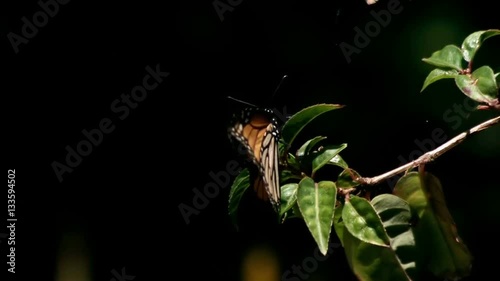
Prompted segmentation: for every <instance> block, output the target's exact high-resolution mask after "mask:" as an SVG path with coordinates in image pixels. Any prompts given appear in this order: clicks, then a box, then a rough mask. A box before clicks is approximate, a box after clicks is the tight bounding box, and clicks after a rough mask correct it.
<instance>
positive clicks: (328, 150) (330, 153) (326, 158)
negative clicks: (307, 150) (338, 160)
mask: <svg viewBox="0 0 500 281" xmlns="http://www.w3.org/2000/svg"><path fill="white" fill-rule="evenodd" d="M346 147H347V144H346V143H343V144H340V145H327V146H325V147H324V148H323V149H321V150H319V151H318V153H317V154H316V155H315V156H314V159H313V160H312V174H314V173H316V172H317V171H318V170H319V169H321V167H323V166H325V165H326V164H328V163H329V162H330V161H331V160H332V159H333V157H335V156H336V155H337V154H339V153H340V152H341V151H342V150H344V149H345V148H346Z"/></svg>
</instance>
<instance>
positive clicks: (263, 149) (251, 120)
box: [228, 107, 280, 210]
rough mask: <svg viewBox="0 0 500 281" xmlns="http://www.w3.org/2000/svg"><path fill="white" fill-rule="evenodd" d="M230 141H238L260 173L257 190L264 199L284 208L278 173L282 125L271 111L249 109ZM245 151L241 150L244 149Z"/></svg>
mask: <svg viewBox="0 0 500 281" xmlns="http://www.w3.org/2000/svg"><path fill="white" fill-rule="evenodd" d="M228 134H229V136H230V139H233V140H236V141H237V142H238V143H239V144H240V145H241V146H242V147H243V150H244V153H245V154H246V155H245V157H246V159H248V160H251V162H252V166H253V168H254V169H252V170H254V171H255V170H256V173H257V175H256V177H255V181H254V185H253V188H254V190H255V192H256V193H257V196H258V197H259V198H260V199H262V200H269V201H270V202H271V204H272V205H273V207H274V208H275V209H276V210H279V205H280V186H279V174H278V173H279V171H278V166H279V162H278V141H279V137H280V133H279V129H278V122H277V119H276V117H275V115H274V112H273V111H272V110H270V109H263V108H257V107H248V108H245V109H244V110H242V111H241V114H240V115H235V116H234V117H233V121H232V122H231V125H230V126H229V128H228ZM240 151H241V150H240Z"/></svg>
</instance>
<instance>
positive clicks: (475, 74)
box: [421, 29, 500, 109]
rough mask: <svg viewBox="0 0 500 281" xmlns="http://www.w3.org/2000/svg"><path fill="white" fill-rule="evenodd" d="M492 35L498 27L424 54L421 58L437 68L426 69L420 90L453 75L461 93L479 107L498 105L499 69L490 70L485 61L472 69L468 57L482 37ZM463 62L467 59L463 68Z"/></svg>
mask: <svg viewBox="0 0 500 281" xmlns="http://www.w3.org/2000/svg"><path fill="white" fill-rule="evenodd" d="M496 35H500V29H489V30H482V31H477V32H474V33H472V34H470V35H469V36H467V38H465V40H464V41H463V43H462V47H461V48H460V47H458V46H456V45H447V46H445V47H444V48H443V49H441V50H439V51H436V52H434V53H433V54H432V55H431V57H429V58H424V59H423V61H424V62H426V63H428V64H431V65H433V66H436V67H437V68H436V69H434V70H433V71H431V72H430V73H429V75H428V76H427V78H426V79H425V81H424V85H423V87H422V90H421V92H422V91H423V90H424V89H425V88H427V86H429V85H430V84H432V83H434V82H436V81H438V80H441V79H447V78H453V79H455V83H456V84H457V87H458V88H459V89H460V91H462V93H464V94H465V95H466V96H468V97H469V98H471V99H472V100H474V101H476V102H478V103H479V104H480V105H479V109H488V108H493V109H500V103H499V101H498V89H499V88H500V72H499V73H494V71H493V69H492V68H491V67H490V66H487V65H484V66H481V67H479V68H477V69H475V70H474V71H473V70H472V61H473V58H474V56H475V55H476V53H477V51H478V49H479V47H481V45H483V43H484V41H485V40H486V39H488V38H491V37H493V36H496ZM464 62H466V63H467V66H466V67H465V68H464V67H463V64H464Z"/></svg>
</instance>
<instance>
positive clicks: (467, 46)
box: [462, 29, 500, 62]
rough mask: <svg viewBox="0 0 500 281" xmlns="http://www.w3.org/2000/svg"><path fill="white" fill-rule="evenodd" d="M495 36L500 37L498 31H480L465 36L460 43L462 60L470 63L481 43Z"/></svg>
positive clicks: (499, 31)
mask: <svg viewBox="0 0 500 281" xmlns="http://www.w3.org/2000/svg"><path fill="white" fill-rule="evenodd" d="M496 35H500V30H499V29H489V30H481V31H477V32H474V33H472V34H470V35H469V36H467V37H466V38H465V40H464V42H463V43H462V51H463V54H464V60H465V61H467V62H470V61H471V60H472V59H473V58H474V55H475V54H476V52H477V50H478V49H479V47H481V45H482V44H483V42H484V41H485V40H486V39H488V38H490V37H492V36H496Z"/></svg>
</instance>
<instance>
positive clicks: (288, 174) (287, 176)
mask: <svg viewBox="0 0 500 281" xmlns="http://www.w3.org/2000/svg"><path fill="white" fill-rule="evenodd" d="M291 179H296V180H301V179H302V176H300V175H296V174H294V173H293V172H292V171H290V170H282V171H281V172H280V182H282V183H284V182H286V181H288V180H291Z"/></svg>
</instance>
